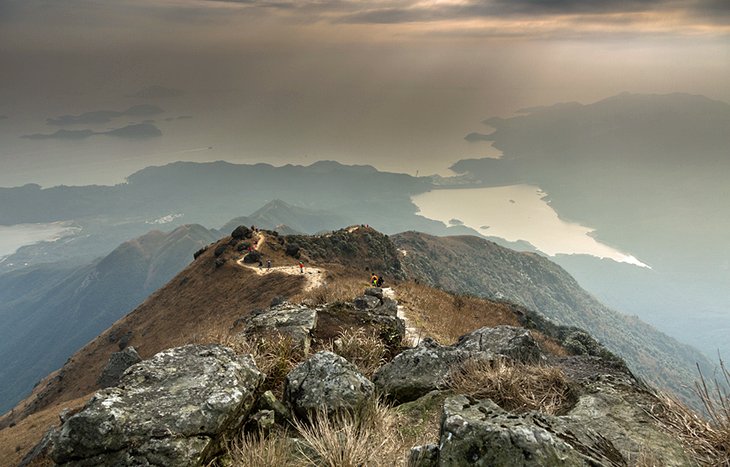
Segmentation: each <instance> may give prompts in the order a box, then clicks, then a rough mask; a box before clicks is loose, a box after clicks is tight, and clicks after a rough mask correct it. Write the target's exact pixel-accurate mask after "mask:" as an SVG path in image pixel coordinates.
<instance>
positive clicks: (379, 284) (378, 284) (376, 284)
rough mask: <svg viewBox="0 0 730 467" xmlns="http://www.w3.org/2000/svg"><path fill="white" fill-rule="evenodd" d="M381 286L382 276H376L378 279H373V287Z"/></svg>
mask: <svg viewBox="0 0 730 467" xmlns="http://www.w3.org/2000/svg"><path fill="white" fill-rule="evenodd" d="M382 286H383V276H378V279H377V280H376V281H375V287H382Z"/></svg>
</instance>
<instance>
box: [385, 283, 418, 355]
mask: <svg viewBox="0 0 730 467" xmlns="http://www.w3.org/2000/svg"><path fill="white" fill-rule="evenodd" d="M383 295H385V296H386V297H388V298H391V299H393V300H396V298H395V290H393V289H392V288H390V287H385V288H383ZM398 318H400V319H402V320H403V324H405V326H406V336H405V339H404V340H405V342H406V345H408V346H409V347H415V346H417V345H418V344H419V343H420V342H421V336H422V332H421V331H420V330H419V329H418V328H416V327H414V326H413V325H412V324H411V321H410V320H409V319H408V317H407V316H406V310H405V307H404V306H403V305H398Z"/></svg>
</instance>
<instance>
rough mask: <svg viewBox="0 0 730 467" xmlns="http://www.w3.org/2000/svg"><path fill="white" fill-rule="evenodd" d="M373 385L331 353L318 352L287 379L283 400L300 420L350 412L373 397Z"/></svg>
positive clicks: (351, 365) (354, 368) (352, 367)
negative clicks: (320, 412) (318, 414)
mask: <svg viewBox="0 0 730 467" xmlns="http://www.w3.org/2000/svg"><path fill="white" fill-rule="evenodd" d="M373 391H374V386H373V383H371V382H370V381H369V380H368V379H367V378H366V377H364V376H363V375H362V374H361V373H360V372H359V371H358V370H357V367H355V365H353V364H352V363H350V362H348V361H347V360H345V359H344V358H342V357H340V356H339V355H337V354H334V353H332V352H326V351H323V352H317V353H316V354H314V355H313V356H312V357H311V358H309V359H308V360H306V361H304V362H303V363H301V364H299V365H298V366H297V367H296V368H294V369H293V370H292V371H291V372H290V373H289V374H288V375H287V377H286V381H285V383H284V401H285V402H286V403H287V404H289V406H290V407H291V408H292V411H293V412H294V414H296V415H297V416H299V417H301V418H307V417H311V416H313V415H315V414H316V413H317V412H318V411H324V412H325V413H326V414H328V415H331V414H334V413H337V412H339V411H342V410H352V409H354V408H356V407H357V406H358V405H360V404H361V403H363V402H364V401H365V400H366V399H368V398H370V397H372V395H373Z"/></svg>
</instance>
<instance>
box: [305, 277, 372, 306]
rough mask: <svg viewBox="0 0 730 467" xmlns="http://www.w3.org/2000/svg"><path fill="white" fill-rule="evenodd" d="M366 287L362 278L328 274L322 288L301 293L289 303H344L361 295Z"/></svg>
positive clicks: (366, 284)
mask: <svg viewBox="0 0 730 467" xmlns="http://www.w3.org/2000/svg"><path fill="white" fill-rule="evenodd" d="M366 287H368V283H367V280H366V278H364V277H359V278H358V277H352V276H339V275H335V274H329V275H328V276H327V279H326V281H325V283H324V284H323V285H322V286H320V287H317V288H315V289H312V290H308V291H305V292H302V293H300V294H298V295H296V296H294V297H292V299H291V301H292V302H293V303H306V304H310V305H324V304H326V303H335V302H345V301H348V300H352V299H353V298H355V297H357V296H358V295H362V293H363V290H364V289H365V288H366Z"/></svg>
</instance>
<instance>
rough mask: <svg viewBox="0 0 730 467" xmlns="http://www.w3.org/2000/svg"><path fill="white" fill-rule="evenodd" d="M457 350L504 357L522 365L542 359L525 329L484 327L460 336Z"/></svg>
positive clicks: (537, 347)
mask: <svg viewBox="0 0 730 467" xmlns="http://www.w3.org/2000/svg"><path fill="white" fill-rule="evenodd" d="M456 348H457V349H462V350H467V351H471V352H487V353H490V354H498V355H505V356H507V357H510V358H511V359H513V360H516V361H518V362H522V363H537V362H539V361H540V360H541V359H542V352H541V351H540V347H539V346H538V345H537V342H535V339H533V337H532V334H530V331H528V330H527V329H525V328H517V327H514V326H495V327H493V328H489V327H484V328H480V329H477V330H476V331H472V332H470V333H469V334H465V335H463V336H461V337H460V338H459V340H458V342H457V343H456Z"/></svg>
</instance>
